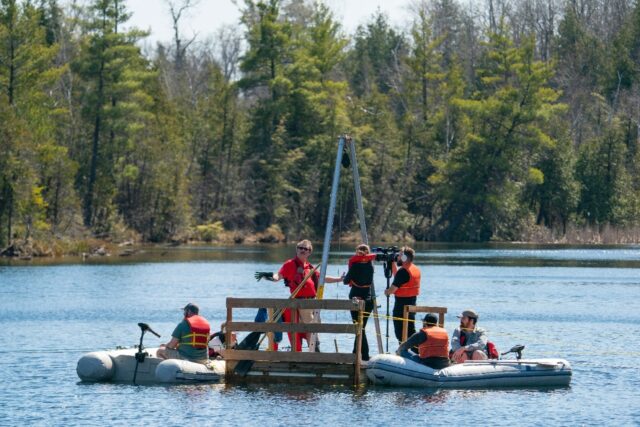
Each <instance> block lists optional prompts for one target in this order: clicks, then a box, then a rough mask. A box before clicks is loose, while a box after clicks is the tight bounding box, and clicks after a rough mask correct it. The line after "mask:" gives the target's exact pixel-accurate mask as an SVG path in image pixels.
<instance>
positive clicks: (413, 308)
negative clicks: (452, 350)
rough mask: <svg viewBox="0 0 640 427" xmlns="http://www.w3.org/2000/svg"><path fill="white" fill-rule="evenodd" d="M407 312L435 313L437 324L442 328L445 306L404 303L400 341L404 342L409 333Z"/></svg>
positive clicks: (445, 311)
mask: <svg viewBox="0 0 640 427" xmlns="http://www.w3.org/2000/svg"><path fill="white" fill-rule="evenodd" d="M409 313H437V314H438V326H440V327H443V328H444V315H445V314H446V313H447V307H429V306H424V305H405V306H404V312H403V314H402V318H403V319H404V320H403V321H402V342H405V341H406V340H407V338H409V337H408V336H407V335H408V334H409Z"/></svg>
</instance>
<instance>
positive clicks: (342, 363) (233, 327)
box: [222, 298, 364, 385]
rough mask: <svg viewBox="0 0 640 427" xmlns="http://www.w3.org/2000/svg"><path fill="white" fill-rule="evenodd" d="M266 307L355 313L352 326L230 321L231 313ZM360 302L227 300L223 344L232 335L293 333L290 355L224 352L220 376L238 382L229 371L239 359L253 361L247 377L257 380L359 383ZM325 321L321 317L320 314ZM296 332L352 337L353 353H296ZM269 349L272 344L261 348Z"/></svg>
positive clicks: (231, 350) (234, 375)
mask: <svg viewBox="0 0 640 427" xmlns="http://www.w3.org/2000/svg"><path fill="white" fill-rule="evenodd" d="M239 308H255V309H258V308H266V309H267V310H268V312H270V313H273V312H276V313H277V312H278V311H279V310H281V309H285V308H289V309H292V310H298V309H306V310H336V311H358V312H359V317H358V318H359V319H360V321H359V322H358V323H278V322H273V321H272V319H273V316H269V320H268V321H267V322H263V323H257V322H245V321H242V322H236V321H234V320H233V319H234V318H233V313H234V309H239ZM363 311H364V302H362V301H352V300H331V299H326V300H313V299H269V298H227V322H226V334H227V336H226V340H225V342H227V343H230V342H232V340H231V334H232V333H233V332H264V333H267V334H273V333H275V332H287V333H292V334H293V335H294V338H293V343H292V345H291V351H268V350H235V349H224V350H222V356H223V357H224V359H225V361H226V362H227V363H226V378H227V381H229V382H234V381H237V380H240V379H241V378H239V377H238V375H237V374H236V373H235V371H234V369H235V367H236V364H237V363H238V362H239V361H241V360H250V361H254V364H253V366H252V368H251V372H250V373H249V377H250V379H251V380H252V381H253V380H258V381H286V382H301V381H303V382H309V381H310V380H311V381H312V382H315V383H336V382H339V383H345V382H347V381H353V384H356V385H357V384H359V383H360V365H361V360H360V359H361V358H360V347H361V346H362V316H363ZM325 318H326V316H325ZM300 333H315V334H318V333H323V334H353V335H354V338H355V340H356V353H355V354H353V353H351V352H349V353H341V352H337V351H336V352H331V353H319V352H314V353H309V352H298V351H296V346H295V344H294V343H295V342H296V339H295V335H296V334H300ZM265 347H267V348H273V346H272V344H270V345H268V346H265Z"/></svg>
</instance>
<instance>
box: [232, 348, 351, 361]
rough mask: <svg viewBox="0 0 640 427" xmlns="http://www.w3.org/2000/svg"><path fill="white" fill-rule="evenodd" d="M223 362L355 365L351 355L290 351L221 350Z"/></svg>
mask: <svg viewBox="0 0 640 427" xmlns="http://www.w3.org/2000/svg"><path fill="white" fill-rule="evenodd" d="M222 357H224V359H225V360H230V361H233V360H260V361H267V362H299V363H330V364H340V363H342V364H355V361H356V355H355V354H353V353H307V352H291V351H251V350H222Z"/></svg>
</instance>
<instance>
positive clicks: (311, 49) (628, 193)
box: [0, 0, 640, 247]
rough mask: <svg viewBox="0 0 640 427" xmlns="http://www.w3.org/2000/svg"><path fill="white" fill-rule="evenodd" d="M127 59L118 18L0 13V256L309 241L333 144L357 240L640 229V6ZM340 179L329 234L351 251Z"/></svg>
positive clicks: (513, 14) (4, 5) (127, 42)
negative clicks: (29, 244)
mask: <svg viewBox="0 0 640 427" xmlns="http://www.w3.org/2000/svg"><path fill="white" fill-rule="evenodd" d="M164 5H165V6H166V7H167V13H168V15H169V16H170V17H171V19H172V23H173V30H174V37H173V39H172V40H171V41H170V42H166V43H157V44H156V45H155V46H154V47H152V48H147V51H145V52H143V50H142V48H141V47H140V46H142V45H143V42H144V40H145V37H147V34H146V33H145V32H143V31H140V30H137V29H132V28H130V27H129V26H128V25H127V21H128V19H129V18H130V15H129V12H128V11H127V8H126V1H124V0H90V1H88V2H87V3H85V4H78V3H76V2H72V3H71V4H70V5H66V6H65V7H62V6H61V5H60V4H59V3H58V1H57V0H38V1H35V0H31V1H29V0H23V1H18V0H0V247H3V246H6V245H8V244H10V243H11V242H12V241H14V240H16V239H28V238H40V239H48V238H61V237H65V236H77V235H83V233H84V235H86V234H88V233H91V234H92V235H96V236H109V235H113V234H114V233H116V232H117V231H118V230H133V231H135V232H136V233H138V234H139V235H140V237H141V238H142V239H144V240H146V241H167V240H170V239H181V238H185V236H192V237H194V236H195V237H198V236H199V237H201V238H202V237H204V238H205V239H211V238H213V239H215V238H216V235H218V234H219V233H221V232H224V231H225V230H226V231H228V232H235V233H238V235H242V234H243V233H260V232H266V233H272V234H278V235H284V236H290V238H292V239H296V238H298V237H300V236H306V237H319V236H321V235H322V233H323V230H324V226H325V223H326V216H327V210H328V205H329V196H330V188H331V179H332V171H333V162H334V160H335V156H336V149H337V138H338V137H339V136H340V135H341V134H345V133H348V134H349V135H351V136H352V137H353V139H354V140H355V141H356V144H357V145H356V149H357V153H358V165H359V168H360V177H361V187H362V192H363V196H364V208H365V212H366V217H367V221H368V224H367V225H368V228H369V231H370V234H371V237H372V238H373V239H380V238H384V237H385V236H398V235H400V234H409V235H411V236H412V237H414V238H416V239H419V240H437V241H489V240H494V239H500V240H521V239H523V238H526V237H527V236H530V235H531V234H532V232H535V230H544V231H545V232H547V233H549V234H550V235H554V236H557V237H561V236H562V235H563V234H564V233H565V232H566V230H567V227H603V226H611V227H619V228H625V227H637V226H638V225H640V224H639V221H640V215H639V214H640V192H639V191H638V190H639V188H640V169H639V168H640V162H639V161H638V160H640V159H638V138H639V132H638V129H639V126H640V85H639V84H638V83H639V81H640V62H639V59H640V58H639V57H640V4H639V3H638V2H635V1H630V0H485V1H482V2H463V1H456V0H423V1H419V2H416V3H413V4H412V12H411V15H410V20H411V23H410V25H409V26H407V27H402V28H399V27H394V26H393V25H391V24H390V22H389V20H388V18H387V17H386V16H385V15H384V14H383V13H381V12H377V13H375V14H374V15H372V16H371V17H370V18H369V20H368V21H367V22H366V23H365V24H363V25H360V26H359V27H357V29H356V30H355V31H354V32H353V34H347V33H346V31H345V30H344V29H343V28H342V26H341V24H340V22H338V21H337V20H336V18H335V16H334V15H333V13H332V12H331V10H330V9H329V8H328V7H327V6H325V5H323V4H322V3H317V2H312V1H308V0H261V1H255V0H245V1H244V3H243V4H241V5H240V6H239V7H240V8H241V13H242V18H241V24H242V25H241V26H226V27H223V28H221V29H219V30H218V31H217V32H216V33H215V36H214V37H211V38H209V39H206V40H199V39H197V38H195V37H194V38H186V37H185V36H184V35H183V32H182V30H181V29H182V26H183V24H184V20H185V19H186V18H185V16H188V14H187V12H188V11H189V9H190V8H192V7H193V3H192V2H191V0H181V1H179V0H172V1H169V0H167V2H166V3H164ZM352 187H353V183H352V182H351V179H350V176H349V174H343V182H342V183H341V186H340V188H341V190H340V193H339V203H338V218H337V223H338V224H339V228H340V230H338V232H342V233H346V232H348V231H353V230H355V229H357V224H356V214H355V210H356V206H355V203H354V198H353V189H352Z"/></svg>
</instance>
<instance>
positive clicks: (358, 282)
mask: <svg viewBox="0 0 640 427" xmlns="http://www.w3.org/2000/svg"><path fill="white" fill-rule="evenodd" d="M369 252H370V249H369V246H368V245H365V244H364V243H363V244H360V245H358V247H357V248H356V254H355V255H354V256H352V257H351V258H350V259H349V270H348V271H347V274H346V275H345V276H344V279H343V282H344V284H345V285H349V286H350V287H351V290H350V291H349V299H356V300H361V301H364V315H363V317H362V347H361V349H360V350H361V351H360V355H361V357H362V360H365V361H366V360H369V343H368V341H367V334H366V332H365V327H366V326H367V321H368V320H369V316H370V315H371V312H372V311H373V298H372V295H371V284H372V283H373V261H374V260H375V259H376V255H375V254H370V253H369ZM351 319H352V320H353V322H354V323H356V322H357V321H358V312H357V311H352V312H351ZM355 352H356V343H354V344H353V353H354V354H355Z"/></svg>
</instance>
